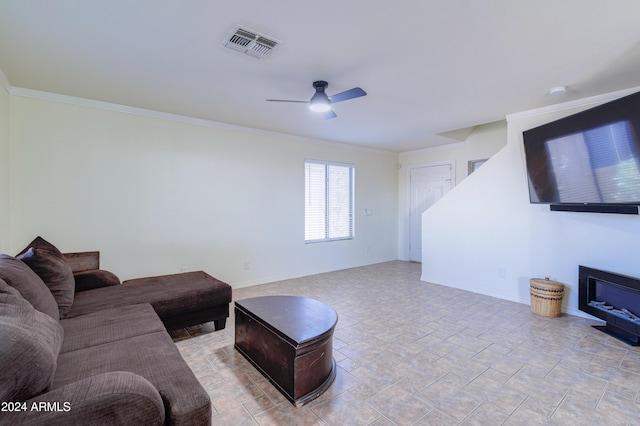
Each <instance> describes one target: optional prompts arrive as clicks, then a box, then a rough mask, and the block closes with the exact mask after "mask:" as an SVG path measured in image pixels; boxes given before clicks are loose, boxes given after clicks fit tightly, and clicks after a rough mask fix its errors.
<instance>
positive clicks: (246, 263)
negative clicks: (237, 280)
mask: <svg viewBox="0 0 640 426" xmlns="http://www.w3.org/2000/svg"><path fill="white" fill-rule="evenodd" d="M242 266H243V267H244V270H245V271H248V270H249V269H251V262H249V261H248V260H245V261H244V263H243V264H242Z"/></svg>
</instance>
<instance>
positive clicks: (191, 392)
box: [0, 237, 231, 426]
mask: <svg viewBox="0 0 640 426" xmlns="http://www.w3.org/2000/svg"><path fill="white" fill-rule="evenodd" d="M71 258H74V256H71ZM68 260H69V258H68V257H65V256H64V255H62V253H60V252H59V251H58V250H57V249H56V248H55V247H54V246H52V245H51V244H49V243H48V242H46V241H45V240H43V239H41V238H39V237H38V238H37V239H36V240H34V242H32V244H30V245H29V246H28V247H27V248H26V249H25V250H23V252H22V253H21V254H20V255H18V256H16V257H12V256H8V255H0V365H1V366H2V368H1V369H0V403H2V404H4V406H3V407H0V408H4V409H5V410H4V411H3V412H2V413H0V424H2V425H4V424H10V425H12V426H15V425H22V424H29V425H54V424H60V425H62V424H64V425H65V426H69V425H74V424H78V425H102V424H140V425H147V424H149V425H152V424H172V425H208V424H211V404H210V400H209V396H208V394H207V392H206V391H205V390H204V389H203V387H202V386H201V385H200V383H199V382H198V380H197V379H196V377H195V376H194V374H193V372H192V371H191V370H190V368H189V366H188V365H187V364H186V362H185V361H184V359H183V358H182V356H181V355H180V352H179V351H178V349H177V347H176V346H175V344H174V343H173V341H172V339H171V337H170V336H169V334H168V333H167V331H166V327H169V329H170V328H173V327H184V326H187V325H192V324H195V323H198V322H203V319H204V321H215V325H216V329H219V328H224V324H225V323H224V320H225V319H226V317H227V316H228V309H229V303H230V302H231V287H229V286H228V285H227V284H225V283H222V282H220V281H218V280H216V279H215V278H213V277H210V276H209V275H207V274H206V273H204V272H197V273H190V274H177V275H168V276H161V277H151V278H145V279H140V280H130V281H128V282H127V281H125V282H124V283H122V284H120V283H119V280H118V279H117V277H116V276H115V275H113V274H111V273H109V272H106V271H100V270H99V268H98V267H97V265H94V266H95V267H90V268H86V269H87V270H85V271H77V269H78V268H77V267H75V265H74V262H73V261H71V262H69V261H68ZM70 265H71V266H70ZM72 266H74V268H73V269H76V274H75V277H74V273H73V271H72ZM80 269H82V268H80ZM76 285H78V288H77V289H76Z"/></svg>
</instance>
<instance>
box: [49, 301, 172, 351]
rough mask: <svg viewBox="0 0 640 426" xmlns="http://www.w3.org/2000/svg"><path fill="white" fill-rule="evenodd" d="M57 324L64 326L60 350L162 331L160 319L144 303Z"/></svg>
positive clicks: (74, 349) (85, 346) (69, 319)
mask: <svg viewBox="0 0 640 426" xmlns="http://www.w3.org/2000/svg"><path fill="white" fill-rule="evenodd" d="M60 324H61V325H62V328H63V329H64V342H63V343H62V349H61V350H60V353H65V352H71V351H77V350H80V349H85V348H88V347H91V346H98V345H103V344H105V343H110V342H115V341H117V340H122V339H128V338H129V337H135V336H142V335H143V334H149V333H155V332H158V331H165V329H164V325H163V324H162V321H160V318H159V317H158V315H157V314H156V312H155V311H154V310H153V308H152V307H151V305H150V304H148V303H142V304H138V305H130V306H122V307H119V308H112V309H104V310H101V311H97V312H93V313H90V314H87V315H80V316H79V317H75V318H66V319H63V320H60ZM132 325H134V326H132Z"/></svg>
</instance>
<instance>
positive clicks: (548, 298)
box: [529, 278, 564, 317]
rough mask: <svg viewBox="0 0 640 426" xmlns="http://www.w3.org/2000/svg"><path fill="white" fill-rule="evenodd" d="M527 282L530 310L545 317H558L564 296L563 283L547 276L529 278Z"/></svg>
mask: <svg viewBox="0 0 640 426" xmlns="http://www.w3.org/2000/svg"><path fill="white" fill-rule="evenodd" d="M529 283H530V289H529V293H530V294H531V312H533V313H534V314H537V315H542V316H545V317H559V316H560V307H561V306H562V297H563V296H564V284H561V283H559V282H556V281H552V280H550V279H549V278H544V279H542V278H531V280H529Z"/></svg>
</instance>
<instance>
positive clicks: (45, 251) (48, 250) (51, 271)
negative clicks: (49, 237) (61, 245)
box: [17, 237, 76, 318]
mask: <svg viewBox="0 0 640 426" xmlns="http://www.w3.org/2000/svg"><path fill="white" fill-rule="evenodd" d="M17 258H18V259H20V260H22V261H23V262H24V263H26V264H27V265H29V267H30V268H31V269H33V271H34V272H35V273H36V274H38V276H39V277H40V278H42V281H44V283H45V284H46V285H47V287H49V290H51V294H53V297H54V299H55V300H56V303H57V304H58V309H59V310H60V318H64V317H66V316H67V314H68V313H69V310H71V305H72V304H73V295H74V292H75V285H76V283H75V280H74V278H73V272H72V271H71V267H70V266H69V264H68V263H67V261H66V259H65V258H64V255H63V254H62V253H61V252H60V250H58V249H57V248H56V247H55V246H54V245H53V244H51V243H49V242H48V241H46V240H45V239H43V238H42V237H37V238H36V239H35V240H33V241H32V242H31V244H30V245H29V246H28V247H27V248H25V249H24V250H23V251H22V252H21V253H20V254H19V255H18V256H17Z"/></svg>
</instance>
